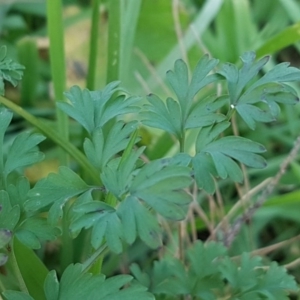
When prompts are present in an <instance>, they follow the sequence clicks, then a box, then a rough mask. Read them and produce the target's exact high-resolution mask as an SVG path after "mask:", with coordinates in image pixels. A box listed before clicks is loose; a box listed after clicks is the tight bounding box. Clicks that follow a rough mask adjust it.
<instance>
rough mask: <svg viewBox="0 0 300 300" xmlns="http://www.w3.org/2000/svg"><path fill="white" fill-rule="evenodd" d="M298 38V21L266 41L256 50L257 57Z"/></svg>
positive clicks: (276, 49)
mask: <svg viewBox="0 0 300 300" xmlns="http://www.w3.org/2000/svg"><path fill="white" fill-rule="evenodd" d="M299 40H300V22H298V23H296V24H294V25H292V26H289V27H287V28H285V29H284V30H282V31H281V32H279V33H278V34H277V35H275V36H274V37H272V38H271V39H269V40H268V41H266V42H265V43H264V44H263V45H262V46H260V47H259V48H258V49H257V50H256V55H257V57H258V58H259V57H262V56H264V55H266V54H273V53H275V52H277V51H279V50H281V49H283V48H285V47H287V46H289V45H292V44H294V43H295V42H297V41H299Z"/></svg>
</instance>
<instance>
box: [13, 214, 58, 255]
mask: <svg viewBox="0 0 300 300" xmlns="http://www.w3.org/2000/svg"><path fill="white" fill-rule="evenodd" d="M59 234H60V231H59V230H58V229H56V228H53V227H51V226H50V225H49V224H48V223H47V220H46V219H43V218H39V217H31V218H27V219H26V220H25V221H23V222H22V223H21V224H20V226H18V228H17V230H16V236H17V238H18V239H19V240H20V242H22V243H23V244H24V245H26V246H27V247H29V248H31V249H39V248H40V247H41V241H51V240H54V239H55V238H56V237H57V236H58V235H59Z"/></svg>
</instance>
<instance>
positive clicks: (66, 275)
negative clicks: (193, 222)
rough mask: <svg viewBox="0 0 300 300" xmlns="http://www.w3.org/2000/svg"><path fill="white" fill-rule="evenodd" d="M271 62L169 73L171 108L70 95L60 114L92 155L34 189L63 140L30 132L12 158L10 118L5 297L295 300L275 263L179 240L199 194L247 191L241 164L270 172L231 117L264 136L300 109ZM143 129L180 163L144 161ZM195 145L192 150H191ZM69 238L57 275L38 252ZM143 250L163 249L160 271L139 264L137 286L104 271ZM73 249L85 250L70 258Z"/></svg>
mask: <svg viewBox="0 0 300 300" xmlns="http://www.w3.org/2000/svg"><path fill="white" fill-rule="evenodd" d="M1 51H2V52H1V53H2V54H1V58H2V61H1V64H0V68H1V70H0V74H1V79H6V80H9V81H11V82H12V83H13V84H15V82H16V80H19V79H20V78H21V70H22V67H21V66H19V65H17V64H14V63H12V62H10V61H6V60H5V52H4V51H5V50H3V48H2V50H1ZM268 60H269V57H268V56H267V57H263V58H261V59H260V60H258V61H256V60H255V53H253V52H247V53H245V54H243V55H242V56H241V61H242V65H241V67H240V68H238V67H237V66H236V65H233V64H230V63H227V64H223V65H221V66H220V67H219V65H218V64H219V62H218V60H217V59H213V58H209V57H208V56H207V55H205V56H204V57H202V58H201V60H200V61H199V63H198V64H197V66H196V67H195V69H194V72H193V75H192V77H191V79H189V76H188V73H189V72H188V68H187V66H186V64H185V63H184V61H182V60H177V61H176V62H175V65H174V70H172V71H169V72H167V80H168V82H169V85H170V87H171V88H172V90H173V92H174V94H173V96H172V97H168V98H167V99H166V100H163V99H161V98H160V97H159V96H157V95H154V94H150V95H149V96H148V97H147V103H145V102H142V99H141V98H140V97H137V96H129V97H128V96H126V95H124V94H123V92H122V89H120V88H119V82H111V83H110V84H108V85H107V86H106V87H104V88H103V89H102V90H98V91H89V90H87V89H84V90H82V89H81V88H79V87H78V86H74V87H72V88H71V89H70V91H68V92H66V93H65V96H66V97H67V99H68V101H67V102H60V103H58V104H57V105H58V107H59V109H61V110H62V111H63V112H64V113H66V114H67V115H68V116H69V117H70V118H71V119H73V120H74V121H75V122H77V123H78V124H80V125H81V126H82V128H83V130H84V133H85V136H86V137H85V139H84V141H83V144H82V145H79V148H81V149H82V151H83V153H82V152H80V150H78V149H77V148H76V147H73V148H68V147H69V146H68V143H69V142H67V141H66V145H65V146H64V147H65V149H67V148H68V149H74V151H69V154H71V155H73V158H74V159H75V162H76V161H77V163H78V164H77V165H76V164H74V165H72V168H71V167H69V166H61V167H60V168H59V170H58V172H57V173H50V174H49V175H48V176H47V177H46V178H42V179H40V180H39V181H38V182H36V183H35V184H34V185H33V186H32V185H31V184H30V183H29V180H28V179H27V178H26V177H25V176H24V169H25V168H26V167H28V166H30V165H33V164H35V163H37V162H40V161H41V160H42V159H43V157H44V155H43V154H42V153H41V152H40V151H39V149H38V145H39V144H40V143H42V142H43V141H44V140H45V136H44V135H46V136H49V137H50V138H51V137H53V136H55V135H54V134H53V132H51V131H49V132H47V130H46V129H47V127H46V126H36V127H37V129H39V130H40V131H42V133H43V134H44V135H43V134H41V133H40V132H37V130H32V131H29V132H22V133H20V134H19V135H18V136H17V137H16V138H15V139H14V140H13V141H11V142H10V143H9V145H8V147H4V141H5V132H6V130H7V129H8V127H9V124H10V122H11V120H12V117H13V113H12V112H11V111H10V110H8V109H7V108H5V107H4V106H2V107H1V108H0V228H1V229H0V248H1V249H0V265H1V274H0V290H1V295H2V297H3V298H4V299H7V300H18V299H28V300H29V299H47V300H56V299H64V300H67V299H83V298H87V299H155V298H156V299H205V300H209V299H243V300H246V299H288V294H289V292H291V291H297V290H298V287H297V284H296V282H295V279H294V278H293V277H292V276H291V275H288V274H287V272H286V269H285V268H284V267H281V266H279V265H278V264H277V263H276V262H271V263H269V262H268V261H265V260H263V259H262V258H261V257H258V256H255V257H252V256H251V255H250V254H249V253H243V254H241V256H240V257H235V258H232V257H230V255H229V253H228V249H227V248H226V247H225V246H226V243H224V240H223V239H222V234H217V235H216V238H215V239H216V241H200V240H199V241H197V242H196V243H194V244H192V245H189V246H188V245H187V244H186V243H185V242H184V241H183V240H182V239H180V230H182V228H181V226H180V224H181V223H180V222H179V221H181V220H184V219H185V218H186V216H187V212H188V210H189V206H190V205H191V203H192V201H193V197H192V191H193V189H195V187H196V189H197V191H199V193H201V192H202V193H204V192H206V193H208V194H213V193H214V192H215V190H216V184H218V182H220V181H222V180H224V179H228V178H229V179H230V180H232V181H234V182H242V181H243V172H242V169H241V164H243V165H246V166H248V167H251V168H257V169H260V168H264V167H265V166H266V161H265V159H264V158H263V157H262V155H261V154H262V153H263V152H265V151H266V149H265V147H264V146H263V145H261V144H259V143H257V142H255V141H252V140H250V139H246V138H243V137H241V136H235V135H232V134H231V121H232V117H233V116H234V115H238V116H239V117H240V118H241V119H242V120H243V121H244V122H245V124H246V125H247V126H248V127H249V128H250V129H252V130H255V125H256V123H257V122H264V123H267V122H271V121H273V120H275V119H276V117H278V115H279V113H280V104H296V103H297V102H298V96H297V93H296V91H295V89H294V88H292V87H291V86H290V85H288V84H287V83H289V82H293V81H299V80H300V70H299V69H297V68H294V67H290V66H289V64H287V63H282V64H279V65H277V66H275V67H274V68H273V69H272V70H270V71H268V72H266V73H265V74H264V75H263V76H262V77H259V76H258V74H259V72H262V70H263V68H264V66H265V65H266V63H267V62H268ZM215 84H220V85H222V86H223V89H222V91H223V93H220V94H215V90H214V89H211V88H209V87H211V86H212V85H215ZM204 90H205V93H204V92H203V91H204ZM1 99H4V98H1ZM2 102H3V103H4V104H7V103H8V101H7V102H5V101H2ZM132 116H137V118H138V121H137V120H135V119H134V118H132ZM130 118H131V119H132V120H131V121H130V120H129V119H130ZM32 120H33V119H32ZM34 120H35V119H34ZM125 120H126V121H125ZM32 123H33V124H39V123H38V121H36V120H35V121H34V122H32ZM141 126H148V127H153V128H156V129H160V130H163V131H164V132H167V133H169V134H170V135H172V136H173V138H174V139H175V140H176V141H177V146H178V148H177V152H176V153H175V154H174V155H172V156H169V157H161V158H159V159H155V160H149V159H147V157H146V156H145V154H144V151H145V146H144V145H143V143H142V142H141V140H140V138H139V128H140V127H141ZM49 130H50V129H49ZM190 133H194V136H195V140H194V142H193V143H189V145H188V144H187V137H188V135H189V134H190ZM190 145H192V149H191V146H190ZM70 147H71V146H70ZM83 154H84V155H83ZM78 166H80V167H85V168H84V171H83V172H81V171H80V170H81V169H80V168H78ZM194 200H195V199H194ZM196 201H197V200H196ZM166 221H169V222H171V230H173V231H174V230H175V229H174V227H173V223H174V222H179V223H178V224H179V228H177V229H176V230H177V231H179V235H178V241H177V242H178V248H176V249H171V248H170V247H169V246H168V245H169V244H168V243H169V242H170V241H169V240H168V235H166V232H165V230H164V227H163V226H162V224H163V223H165V222H166ZM176 230H175V231H176ZM60 236H62V240H63V241H64V243H65V244H63V247H70V260H71V261H70V264H68V265H60V267H58V268H57V270H51V271H49V270H48V269H47V268H46V266H45V265H44V263H43V261H42V260H41V259H40V258H39V257H38V256H36V255H35V253H34V251H33V250H37V249H39V248H40V247H45V245H47V242H48V241H53V240H55V239H60ZM72 240H73V241H72ZM76 241H77V243H76ZM137 242H142V243H144V244H145V245H146V247H149V248H152V249H159V251H160V252H161V253H162V255H160V259H158V260H156V261H154V262H152V264H151V267H148V268H145V269H144V266H140V265H139V264H138V263H134V264H132V265H131V266H130V270H128V272H127V273H131V275H130V274H117V275H115V276H112V277H110V278H106V277H105V275H103V274H102V269H101V266H102V261H103V259H104V257H106V256H107V255H109V254H110V253H116V254H121V253H123V252H126V251H127V249H128V247H129V245H132V244H135V243H137ZM75 244H76V245H77V249H74V248H72V245H75ZM75 250H76V251H77V255H75V254H74V253H75ZM162 250H163V251H162ZM166 250H168V251H166ZM57 272H58V275H57Z"/></svg>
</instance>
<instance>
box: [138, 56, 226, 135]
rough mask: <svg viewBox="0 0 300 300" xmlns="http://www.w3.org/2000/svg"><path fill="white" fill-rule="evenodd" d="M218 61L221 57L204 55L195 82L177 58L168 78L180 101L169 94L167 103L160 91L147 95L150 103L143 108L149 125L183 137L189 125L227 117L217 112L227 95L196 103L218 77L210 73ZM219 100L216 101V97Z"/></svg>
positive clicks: (144, 117) (201, 124)
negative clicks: (196, 99) (189, 77)
mask: <svg viewBox="0 0 300 300" xmlns="http://www.w3.org/2000/svg"><path fill="white" fill-rule="evenodd" d="M217 64H218V60H216V59H209V58H208V56H207V55H205V56H203V57H202V58H201V60H200V61H199V63H198V65H197V66H196V68H195V70H194V73H193V76H192V79H191V82H190V83H189V79H188V69H187V66H186V64H185V63H184V62H183V61H182V60H180V59H179V60H177V61H176V62H175V65H174V71H168V72H167V80H168V81H169V83H170V85H171V87H172V89H173V90H174V92H175V94H176V96H177V99H178V101H176V100H174V99H173V98H170V97H169V98H167V100H166V103H164V102H163V101H162V100H161V99H160V98H159V97H157V96H156V95H153V94H150V95H149V96H148V97H147V99H148V102H149V103H150V104H146V105H145V106H144V108H145V109H144V111H142V112H141V116H142V121H143V123H144V124H145V125H147V126H150V127H155V128H159V129H162V130H164V131H167V132H169V133H171V134H173V135H175V136H176V137H177V138H178V139H181V138H182V135H183V131H184V130H186V129H189V128H197V127H201V126H208V125H211V124H214V123H217V122H220V121H223V120H224V119H225V116H223V115H222V114H218V113H216V111H217V110H218V109H219V108H221V107H222V106H223V105H224V104H225V103H226V102H227V99H228V98H227V97H220V98H218V99H217V100H216V97H214V96H212V97H208V98H206V99H204V100H200V101H198V102H197V103H196V104H195V105H194V107H193V99H194V97H195V95H196V94H197V93H198V92H199V91H200V90H201V89H202V88H203V87H205V86H206V85H208V84H210V83H212V82H214V81H216V80H218V79H219V78H220V77H219V76H218V75H217V74H212V75H208V74H209V72H210V71H211V70H212V69H213V68H214V67H215V66H216V65H217ZM215 100H216V101H215Z"/></svg>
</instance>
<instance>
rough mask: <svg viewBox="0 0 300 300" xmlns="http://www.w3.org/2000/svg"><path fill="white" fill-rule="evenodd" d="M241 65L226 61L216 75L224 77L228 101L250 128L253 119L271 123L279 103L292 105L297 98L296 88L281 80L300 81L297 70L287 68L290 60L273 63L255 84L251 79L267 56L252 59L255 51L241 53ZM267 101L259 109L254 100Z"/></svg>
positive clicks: (261, 66)
mask: <svg viewBox="0 0 300 300" xmlns="http://www.w3.org/2000/svg"><path fill="white" fill-rule="evenodd" d="M241 60H242V62H243V66H242V67H241V68H240V69H238V68H237V67H236V66H235V65H232V64H225V65H223V67H222V70H221V71H220V72H219V74H221V75H223V76H224V77H225V78H226V79H227V86H228V92H229V97H230V101H231V104H232V106H233V108H236V110H237V112H238V113H239V115H240V116H241V117H242V119H243V120H244V121H245V122H246V124H247V125H248V126H249V128H251V129H255V123H256V122H271V121H273V120H274V118H276V117H277V115H278V113H279V107H278V105H276V102H278V103H284V104H295V103H297V102H298V101H299V98H298V96H297V93H296V91H295V90H294V89H293V88H291V87H290V86H288V85H287V84H285V83H284V82H292V81H297V80H300V70H299V69H297V68H294V67H290V66H289V63H281V64H278V65H276V66H275V67H274V68H273V69H272V70H270V71H268V72H267V73H266V74H265V75H264V76H262V77H261V78H260V79H258V80H256V81H255V82H254V83H253V82H252V79H253V78H254V77H255V76H256V75H257V74H258V72H259V71H260V70H261V69H262V68H263V67H264V65H265V64H266V63H267V62H268V60H269V56H265V57H263V58H261V59H260V60H258V61H257V62H254V61H255V53H254V52H246V53H244V54H243V55H242V56H241ZM259 102H261V103H267V104H268V107H267V108H266V110H261V109H260V108H259V107H257V106H255V105H254V104H255V103H259Z"/></svg>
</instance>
